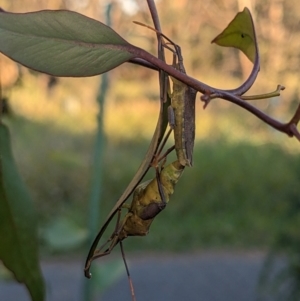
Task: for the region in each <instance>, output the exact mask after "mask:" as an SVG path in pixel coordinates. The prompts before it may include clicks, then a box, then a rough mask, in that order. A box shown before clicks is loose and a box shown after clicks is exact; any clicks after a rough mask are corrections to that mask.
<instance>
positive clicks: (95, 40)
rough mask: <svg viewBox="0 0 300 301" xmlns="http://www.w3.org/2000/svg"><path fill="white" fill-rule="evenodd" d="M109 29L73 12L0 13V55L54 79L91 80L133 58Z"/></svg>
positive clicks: (122, 42)
mask: <svg viewBox="0 0 300 301" xmlns="http://www.w3.org/2000/svg"><path fill="white" fill-rule="evenodd" d="M124 45H126V46H128V45H130V44H129V43H128V42H127V41H125V40H124V39H123V38H121V37H120V36H119V35H118V34H117V33H116V32H115V31H113V30H112V29H111V28H110V27H108V26H106V25H104V24H102V23H101V22H98V21H96V20H94V19H91V18H88V17H85V16H83V15H81V14H78V13H75V12H71V11H63V10H58V11H51V10H44V11H38V12H31V13H26V14H14V13H7V12H0V52H2V53H3V54H5V55H7V56H8V57H10V58H11V59H13V60H15V61H17V62H19V63H20V64H22V65H24V66H27V67H29V68H31V69H34V70H37V71H40V72H44V73H48V74H52V75H54V76H92V75H96V74H101V73H104V72H106V71H109V70H111V69H113V68H115V67H117V66H119V65H120V64H122V63H124V62H126V61H128V60H129V59H131V58H132V57H133V55H132V54H131V53H129V52H128V51H126V50H124V49H121V47H120V46H124Z"/></svg>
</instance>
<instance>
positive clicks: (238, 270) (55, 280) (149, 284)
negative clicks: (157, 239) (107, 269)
mask: <svg viewBox="0 0 300 301" xmlns="http://www.w3.org/2000/svg"><path fill="white" fill-rule="evenodd" d="M131 256H132V255H131ZM263 259H264V254H262V253H259V252H252V253H247V252H246V253H245V252H240V253H239V252H234V253H230V252H201V253H197V254H182V255H170V254H168V255H167V254H165V255H157V254H155V255H153V254H152V255H148V256H146V255H145V254H143V255H141V256H137V255H136V256H135V258H133V257H130V256H129V260H128V261H129V264H130V272H131V277H132V280H133V284H134V288H135V294H136V298H137V301H150V300H151V301H153V300H155V301H182V300H189V301H199V300H201V301H202V300H203V301H235V300H238V301H254V300H256V289H257V281H258V277H259V272H260V269H261V267H262V263H263ZM101 260H102V259H101ZM105 260H106V262H113V261H112V260H114V261H116V260H117V259H116V258H115V257H112V258H109V261H107V259H105ZM98 263H99V262H98ZM82 264H83V262H79V260H78V261H76V260H59V261H57V260H56V261H46V262H43V263H42V269H43V273H44V275H45V279H46V283H47V291H48V293H47V301H83V300H84V299H83V297H82V296H83V294H82V288H83V283H84V281H90V280H87V279H85V278H84V277H83V272H82V270H83V269H82ZM122 270H123V271H124V268H123V267H122ZM96 278H97V277H96ZM96 280H97V279H96ZM94 281H95V280H94ZM95 285H97V283H95ZM9 300H13V301H30V299H29V297H28V293H27V291H26V290H25V288H24V287H23V285H21V284H16V283H14V282H7V281H5V282H3V281H2V282H0V301H9ZM94 300H95V301H98V300H105V301H119V300H120V301H121V300H122V301H123V300H124V301H127V300H128V301H130V300H131V296H130V290H129V285H128V280H127V277H126V275H125V272H123V273H122V275H121V276H120V277H119V278H118V279H117V280H116V281H115V282H114V284H113V285H111V286H110V287H109V288H107V289H106V290H105V291H104V293H103V294H102V295H101V297H100V296H99V294H98V296H96V297H95V298H94V299H93V301H94Z"/></svg>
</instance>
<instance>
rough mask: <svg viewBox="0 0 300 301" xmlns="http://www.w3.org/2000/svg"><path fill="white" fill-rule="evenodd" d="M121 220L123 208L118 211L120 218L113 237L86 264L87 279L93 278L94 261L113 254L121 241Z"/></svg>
mask: <svg viewBox="0 0 300 301" xmlns="http://www.w3.org/2000/svg"><path fill="white" fill-rule="evenodd" d="M120 218H121V208H119V209H118V218H117V222H116V227H115V230H114V232H113V234H112V236H111V237H110V238H109V239H108V240H107V241H106V242H105V243H104V244H103V245H102V246H101V247H100V248H99V249H97V250H95V252H94V254H93V256H91V257H90V259H89V260H88V261H87V262H86V264H85V268H84V275H85V277H87V278H91V277H92V274H91V273H90V267H91V263H92V261H93V260H94V259H96V258H98V257H103V256H106V255H109V254H110V253H111V251H112V249H113V248H114V247H115V246H116V244H117V243H118V242H119V240H118V229H119V227H120ZM124 220H126V218H124ZM122 224H123V223H122ZM109 242H110V245H109V247H108V248H107V249H106V250H105V251H102V249H103V248H104V247H105V246H106V245H107V244H108V243H109Z"/></svg>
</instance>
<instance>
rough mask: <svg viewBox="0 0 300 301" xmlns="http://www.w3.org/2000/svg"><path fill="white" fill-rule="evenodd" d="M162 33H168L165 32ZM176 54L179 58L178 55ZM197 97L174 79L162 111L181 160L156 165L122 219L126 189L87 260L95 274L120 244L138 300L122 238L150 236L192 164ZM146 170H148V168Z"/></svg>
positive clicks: (180, 63) (190, 89)
mask: <svg viewBox="0 0 300 301" xmlns="http://www.w3.org/2000/svg"><path fill="white" fill-rule="evenodd" d="M161 35H162V36H164V35H163V34H161ZM164 37H165V36H164ZM166 38H167V37H166ZM167 39H168V38H167ZM168 40H169V39H168ZM169 41H170V42H171V44H172V45H173V46H174V47H175V53H176V55H177V57H178V62H176V61H175V60H174V62H173V64H174V65H175V68H178V69H179V70H180V71H181V72H185V70H184V66H183V60H182V56H181V52H180V47H179V46H177V45H176V44H175V43H173V42H172V41H171V40H169ZM167 48H168V47H167ZM173 52H174V51H173ZM174 57H175V58H176V56H174ZM169 97H170V95H167V96H166V97H165V99H167V100H169ZM195 98H196V91H195V90H194V89H192V88H190V87H188V86H186V85H185V84H183V83H181V82H179V81H176V80H175V79H174V80H173V92H172V94H171V104H170V102H169V101H167V102H166V103H165V104H164V107H163V109H162V111H163V112H166V107H167V106H168V120H169V124H170V126H171V130H173V131H174V140H175V149H176V154H177V160H176V161H175V162H173V163H171V164H170V165H168V166H167V167H165V168H164V169H162V171H161V172H159V171H158V167H157V166H155V167H156V171H157V176H156V178H155V179H153V180H151V181H150V182H145V183H142V184H141V185H139V186H138V187H137V188H136V189H135V190H134V193H133V200H132V203H131V205H130V206H128V205H125V207H127V208H128V213H127V214H126V215H125V217H124V219H123V220H122V221H121V222H120V216H121V214H120V211H121V208H122V207H124V206H123V204H124V202H125V201H126V199H127V198H128V197H129V195H130V194H131V192H130V191H128V189H126V191H125V196H124V197H121V198H120V200H119V201H118V202H117V204H116V205H115V206H114V208H113V210H112V211H111V213H110V214H109V216H108V218H107V220H106V222H105V223H104V225H103V227H102V228H101V230H100V232H99V233H98V235H97V237H96V238H95V240H94V242H93V244H92V247H91V249H90V252H89V254H88V257H87V260H86V265H85V275H86V277H88V278H89V277H91V275H90V272H89V269H90V265H91V262H92V261H93V260H94V259H95V258H98V257H102V256H105V255H108V254H110V252H111V251H112V249H113V248H114V247H115V245H117V244H118V243H120V247H121V251H122V256H123V260H124V263H125V267H126V271H127V275H128V278H129V281H130V286H131V292H132V297H133V300H134V299H135V297H134V292H133V287H132V283H131V279H130V275H129V271H128V267H127V264H126V261H125V257H124V251H123V246H122V240H123V239H124V238H126V237H128V236H142V235H146V234H147V233H148V232H149V228H150V225H151V223H152V222H153V219H154V218H155V216H156V215H157V214H158V213H159V212H161V211H162V210H163V209H164V208H165V206H166V204H167V202H168V200H169V196H170V195H171V194H172V193H173V191H174V186H175V184H176V183H177V181H178V179H179V177H180V175H181V174H182V172H183V170H184V167H185V166H191V165H192V154H193V146H194V137H195ZM160 116H161V118H162V120H161V124H164V121H165V120H166V119H164V118H165V115H164V114H161V115H160ZM169 134H170V131H169V133H168V134H167V136H166V138H165V140H164V142H163V143H162V146H161V149H162V148H163V146H164V144H165V142H166V141H167V139H168V136H169ZM160 137H161V136H160ZM152 141H153V140H152ZM157 141H158V140H157ZM157 145H159V142H158V143H157ZM153 153H155V152H153ZM159 153H160V151H159V152H158V154H159ZM156 156H157V155H156ZM148 157H149V156H148ZM154 157H155V156H154ZM154 159H155V158H154ZM153 162H155V160H152V166H153ZM156 162H159V161H156ZM149 166H150V164H149ZM144 170H145V173H146V172H147V170H146V169H144ZM137 184H138V183H137ZM135 187H136V186H135ZM131 189H132V186H131ZM131 191H132V190H131ZM129 192H130V193H129ZM123 195H124V194H123ZM116 212H119V213H118V220H117V224H116V229H115V231H114V233H113V234H112V235H111V237H110V239H109V241H108V242H106V243H105V244H104V245H103V246H102V247H100V248H99V249H96V248H97V245H98V242H99V240H100V239H101V237H102V235H103V234H104V232H105V230H106V228H107V226H108V224H109V223H110V221H111V220H112V218H113V216H114V215H115V214H116ZM108 243H110V244H109V247H107V248H106V249H105V246H106V245H107V244H108Z"/></svg>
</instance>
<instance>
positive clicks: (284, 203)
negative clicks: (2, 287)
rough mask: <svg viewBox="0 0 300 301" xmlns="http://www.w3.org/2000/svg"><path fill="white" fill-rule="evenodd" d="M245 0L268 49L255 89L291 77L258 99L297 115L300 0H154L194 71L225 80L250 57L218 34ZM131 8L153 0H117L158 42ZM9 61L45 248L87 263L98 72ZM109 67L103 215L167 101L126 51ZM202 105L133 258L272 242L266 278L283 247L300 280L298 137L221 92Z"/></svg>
mask: <svg viewBox="0 0 300 301" xmlns="http://www.w3.org/2000/svg"><path fill="white" fill-rule="evenodd" d="M108 3H109V2H108V1H97V0H51V1H48V0H39V1H34V0H30V1H29V0H9V1H8V0H7V1H5V0H0V7H2V8H3V9H4V10H7V11H12V12H28V11H35V10H41V9H68V10H74V11H77V12H80V13H82V14H84V15H87V16H89V17H92V18H95V19H97V20H100V21H103V22H104V12H105V8H106V5H107V4H108ZM244 6H247V7H248V8H249V9H250V10H251V12H252V15H253V18H254V22H255V27H256V32H257V38H258V43H259V49H260V55H261V71H260V73H259V75H258V79H257V81H256V83H255V84H254V86H253V88H252V89H251V91H250V92H249V94H260V93H266V92H270V91H273V90H275V89H276V86H277V84H282V85H284V86H285V87H286V89H285V91H283V92H282V95H281V96H280V97H277V98H272V99H268V100H259V101H253V103H254V104H255V105H256V106H258V107H259V108H260V109H261V110H263V111H264V112H266V113H267V114H270V115H271V116H273V117H275V118H277V119H279V120H281V121H288V120H289V119H290V118H291V116H292V114H293V112H294V111H295V109H296V107H297V104H298V103H299V98H300V94H299V93H300V90H299V84H298V83H299V79H300V72H299V65H300V53H299V47H300V22H299V20H300V8H299V5H298V2H297V1H293V0H285V1H283V0H273V1H272V0H264V1H250V0H248V1H247V0H226V1H225V0H214V1H188V0H177V1H172V0H161V1H157V8H158V12H159V16H160V20H161V24H162V29H163V32H164V34H165V35H167V36H168V37H170V38H171V39H172V40H173V41H175V42H176V43H178V44H179V45H180V46H181V48H182V53H183V57H184V62H185V67H186V70H187V73H188V74H189V75H190V76H192V77H195V78H197V79H199V80H201V81H203V82H205V83H206V84H209V85H212V86H215V87H218V88H228V89H230V88H234V87H237V86H238V85H240V84H241V83H242V82H243V81H244V80H245V79H246V78H247V76H248V75H249V73H250V71H251V67H252V66H251V64H250V63H249V62H248V61H247V59H246V58H245V57H244V55H243V54H241V53H239V52H238V51H235V50H233V49H227V48H221V47H218V46H216V45H212V44H211V43H210V42H211V40H212V39H213V38H214V37H215V36H216V35H217V34H219V33H220V32H221V31H222V30H223V29H224V28H225V27H226V25H227V24H228V23H229V22H230V21H231V20H232V18H233V17H234V16H235V14H236V13H237V12H238V11H241V10H242V9H243V8H244ZM134 20H135V21H140V22H143V23H145V24H149V25H152V21H151V18H150V14H149V11H148V8H147V5H146V1H135V0H127V1H125V0H124V1H122V0H120V1H114V2H113V7H112V10H111V23H112V27H113V29H115V30H116V31H117V32H118V33H119V34H120V35H121V36H123V37H124V38H125V39H126V40H127V41H129V42H130V43H132V44H134V45H137V46H139V47H141V48H144V49H146V50H147V51H149V52H151V53H153V54H156V36H155V34H154V33H153V32H152V31H150V30H148V29H146V28H144V27H141V26H138V25H136V24H134V23H132V21H134ZM0 60H1V70H0V72H1V82H2V89H3V91H2V94H3V95H2V97H3V98H4V99H5V104H6V106H5V107H4V110H5V112H6V115H5V116H6V117H5V122H6V124H8V125H9V128H10V131H11V135H12V143H13V149H14V155H15V158H16V161H17V163H18V166H19V170H20V172H21V174H22V176H23V178H24V180H25V182H26V184H27V185H28V187H29V189H30V192H31V195H32V197H33V199H34V202H35V204H36V207H37V209H38V214H39V225H40V242H41V257H42V259H43V260H58V259H61V258H64V259H65V258H74V259H75V260H80V261H81V262H83V261H84V258H85V256H86V254H87V251H88V247H89V244H87V237H88V230H87V224H88V221H89V218H90V216H89V211H88V199H89V196H90V189H91V177H92V175H91V174H92V166H93V160H92V158H93V153H94V147H95V135H96V129H97V114H99V106H98V104H97V101H96V99H97V95H98V93H99V86H100V83H101V77H99V76H96V77H92V78H79V79H76V78H55V77H51V76H48V75H45V74H40V73H37V72H34V71H32V70H28V69H26V68H25V67H22V66H20V65H17V64H16V63H14V62H12V61H11V60H9V59H7V58H6V57H4V56H3V55H0ZM169 62H170V63H171V55H170V56H169ZM108 79H109V90H108V93H107V95H106V100H105V107H104V106H102V107H101V108H100V112H101V110H102V113H105V114H104V118H103V125H104V135H105V139H104V143H103V157H102V162H103V169H102V172H103V176H102V178H103V182H102V184H101V185H102V187H103V189H101V195H100V199H101V201H100V202H99V206H98V208H95V210H99V212H100V219H99V222H98V227H100V226H101V225H102V221H103V220H104V218H105V217H106V215H107V214H108V212H109V211H110V209H111V208H112V207H113V205H114V203H115V202H116V201H117V199H118V198H119V196H120V195H121V194H122V192H123V190H124V189H125V188H126V186H127V184H128V183H129V181H130V180H131V178H132V177H133V175H134V173H135V171H136V170H137V168H138V166H139V164H140V162H141V161H142V159H143V157H144V154H145V152H146V150H147V147H148V144H149V142H150V139H151V137H152V135H153V132H154V128H155V124H156V121H157V116H158V111H159V102H158V98H159V87H158V77H157V74H156V72H154V71H151V70H147V69H145V68H142V67H139V66H134V65H130V64H123V65H122V66H120V67H119V68H117V69H116V70H113V71H111V72H109V75H108ZM202 106H203V103H201V102H200V101H199V100H197V109H196V146H195V153H194V167H193V168H191V169H187V170H186V171H185V173H184V176H183V177H182V178H181V180H180V182H179V183H178V185H177V186H176V190H175V194H174V195H173V196H172V198H171V203H170V204H169V205H168V207H167V210H165V211H163V212H162V213H161V214H160V215H159V216H158V217H157V218H156V220H155V222H154V223H153V225H152V228H151V232H150V234H149V235H148V236H147V237H144V238H132V239H128V240H127V241H126V242H125V248H126V251H127V253H128V254H129V257H131V258H135V257H141V256H143V255H145V254H147V253H149V252H157V253H158V254H160V253H159V252H162V253H163V254H174V253H175V254H178V253H179V254H189V253H191V252H192V253H195V252H196V253H197V252H203V251H205V252H211V251H213V252H215V251H218V252H219V251H226V252H236V251H238V252H241V251H242V252H245V253H247V254H248V253H249V252H250V253H251V252H257V251H259V252H262V253H263V254H269V257H268V260H269V261H268V262H267V263H268V264H266V265H265V273H264V276H263V277H262V279H263V280H265V282H266V279H267V278H268V276H267V274H268V273H267V272H268V271H269V270H268V269H269V267H270V266H271V262H272V260H273V258H275V257H273V254H275V253H276V252H277V251H279V252H280V254H283V255H289V257H288V258H290V259H288V260H287V267H286V268H284V269H280V270H279V272H278V275H279V274H280V273H283V272H284V273H287V275H288V276H287V278H284V277H283V279H284V280H282V281H283V282H284V281H286V280H285V279H292V280H293V281H296V279H298V280H297V281H299V283H300V280H299V274H300V273H299V270H300V256H299V251H300V247H299V245H300V237H299V228H300V215H299V208H300V202H299V200H300V198H299V191H298V187H299V180H300V157H299V142H297V141H296V139H289V138H288V137H287V136H285V135H283V134H281V133H278V132H276V131H275V130H273V129H271V128H270V127H268V126H267V125H265V124H264V123H262V122H261V121H259V120H258V119H257V118H255V117H254V116H252V115H251V114H249V113H247V112H246V111H243V110H242V109H240V108H238V107H235V106H234V105H232V104H230V103H229V102H226V101H224V100H220V99H216V100H214V101H212V102H211V103H210V104H209V106H208V107H207V108H206V109H205V110H203V108H202ZM153 176H154V174H153V173H152V174H150V175H149V177H153ZM95 234H96V233H95ZM269 250H273V251H274V253H273V252H272V253H268V252H269ZM118 252H119V251H118V250H116V251H115V252H114V253H115V256H116V257H115V258H119V253H118ZM135 254H136V255H135ZM276 254H277V253H276ZM112 256H114V255H112ZM276 256H277V255H276ZM287 271H288V272H287ZM275 274H276V273H275ZM275 274H274V273H273V276H274V275H275ZM280 275H281V274H280ZM297 275H298V278H297V277H296V276H297ZM275 276H276V275H275ZM289 277H291V278H289ZM4 278H5V277H4ZM288 281H289V280H288ZM297 281H296V282H295V283H296V286H295V287H297V286H298V282H297ZM289 291H291V290H289ZM295 294H296V293H293V296H295ZM298 296H299V295H298ZM20 300H21V299H20ZM24 300H25V299H24ZM53 300H54V299H53ZM65 300H67V299H65ZM111 300H114V299H111ZM195 300H196V299H195ZM285 300H287V299H285ZM294 300H299V299H294Z"/></svg>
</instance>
